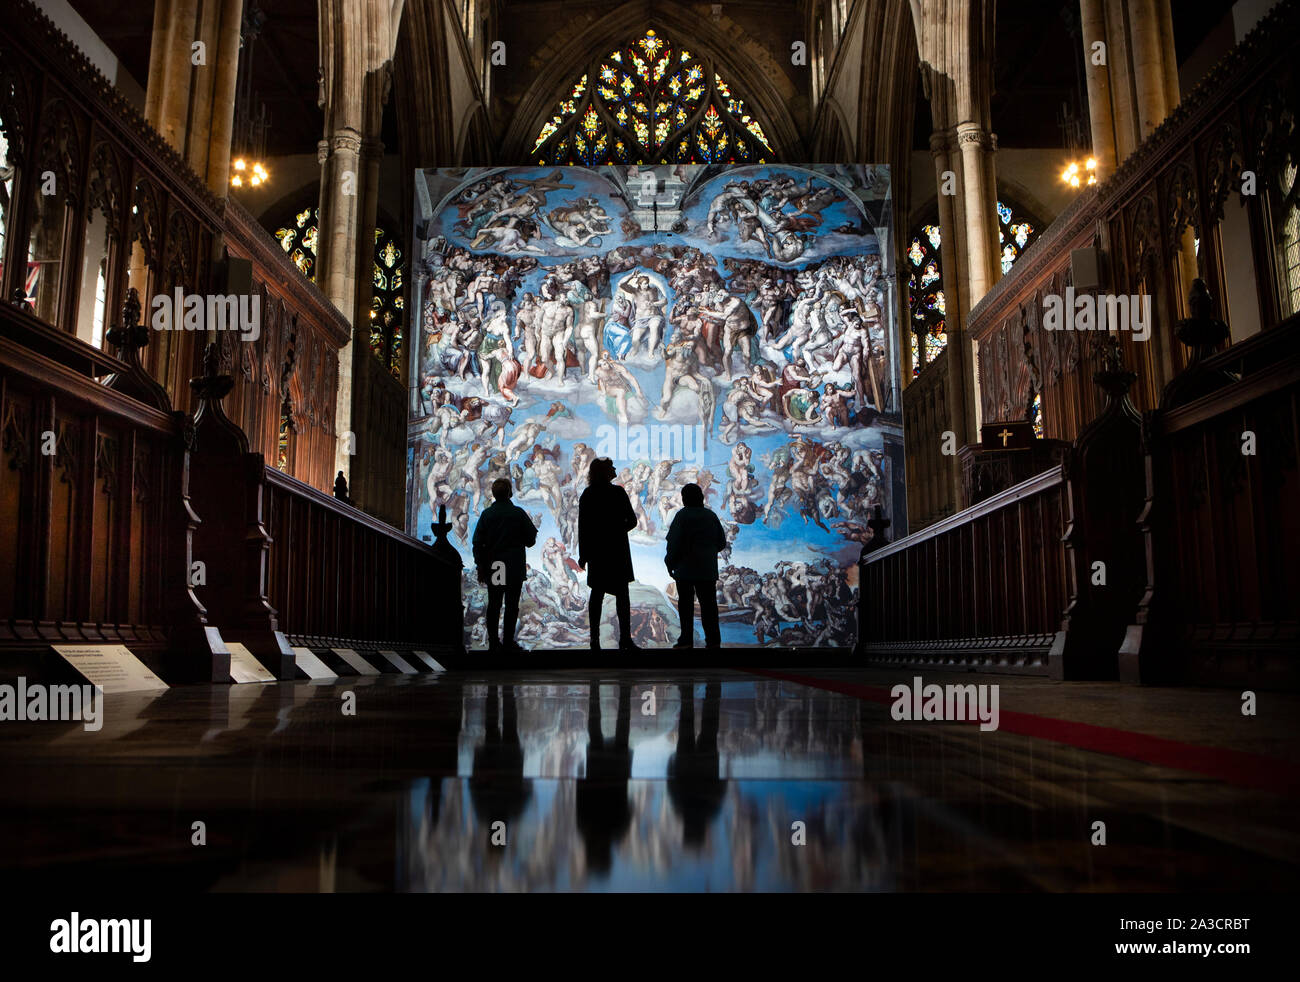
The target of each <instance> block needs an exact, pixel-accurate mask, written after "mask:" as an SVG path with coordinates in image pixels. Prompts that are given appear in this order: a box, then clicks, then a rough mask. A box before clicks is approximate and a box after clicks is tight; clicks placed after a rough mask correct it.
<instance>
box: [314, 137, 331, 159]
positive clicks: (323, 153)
mask: <svg viewBox="0 0 1300 982" xmlns="http://www.w3.org/2000/svg"><path fill="white" fill-rule="evenodd" d="M329 159H330V141H329V140H321V141H320V142H319V143H317V144H316V163H318V164H321V165H324V163H325V161H327V160H329Z"/></svg>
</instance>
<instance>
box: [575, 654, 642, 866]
mask: <svg viewBox="0 0 1300 982" xmlns="http://www.w3.org/2000/svg"><path fill="white" fill-rule="evenodd" d="M631 727H632V684H631V683H630V682H621V683H619V687H618V714H617V716H615V718H614V739H613V740H612V741H611V740H606V739H605V734H604V733H603V732H602V727H601V725H600V682H599V681H598V680H595V679H593V680H592V683H591V686H590V688H589V691H588V698H587V771H586V774H585V775H584V776H583V777H580V778H578V787H577V812H578V831H579V832H581V833H582V842H583V846H584V848H585V849H586V852H587V867H588V869H590V870H591V871H592V872H594V873H608V872H609V869H610V867H611V865H612V864H613V855H614V846H615V844H616V843H618V842H620V841H622V839H623V836H624V835H626V834H627V830H628V828H629V827H630V826H631V824H632V805H631V802H629V801H628V798H627V784H628V781H629V780H630V779H631V777H632V748H631V747H630V746H629V745H628V737H629V736H630V733H631Z"/></svg>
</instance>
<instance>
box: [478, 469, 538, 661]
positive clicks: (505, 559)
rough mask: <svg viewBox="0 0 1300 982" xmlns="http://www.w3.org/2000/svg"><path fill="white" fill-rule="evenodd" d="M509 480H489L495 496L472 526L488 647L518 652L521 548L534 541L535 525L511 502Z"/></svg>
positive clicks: (522, 559)
mask: <svg viewBox="0 0 1300 982" xmlns="http://www.w3.org/2000/svg"><path fill="white" fill-rule="evenodd" d="M512 494H513V491H511V489H510V482H509V481H507V480H506V479H505V478H498V479H497V480H495V481H493V482H492V497H493V498H494V499H495V500H494V501H493V502H492V504H490V505H489V506H488V507H487V508H486V509H484V511H483V514H482V515H480V516H479V520H478V526H477V527H476V528H475V529H474V564H475V565H476V566H478V581H479V582H480V583H485V584H487V591H488V605H487V635H488V650H490V651H511V652H518V651H522V650H523V649H522V648H520V647H519V644H518V643H517V642H516V641H515V624H516V622H517V621H518V620H519V591H520V590H522V589H523V586H524V574H525V571H526V569H527V567H526V565H525V563H524V550H525V549H526V548H527V547H528V546H531V545H533V544H534V543H536V542H537V526H535V525H534V524H533V520H532V519H531V518H529V517H528V513H527V512H526V511H524V510H523V509H522V508H520V507H519V506H518V505H516V504H513V503H512V502H511V501H510V496H511V495H512ZM503 600H504V601H505V608H506V611H505V613H506V622H505V630H504V631H503V632H502V633H501V636H500V637H498V636H497V630H498V628H499V627H500V626H501V602H502V601H503Z"/></svg>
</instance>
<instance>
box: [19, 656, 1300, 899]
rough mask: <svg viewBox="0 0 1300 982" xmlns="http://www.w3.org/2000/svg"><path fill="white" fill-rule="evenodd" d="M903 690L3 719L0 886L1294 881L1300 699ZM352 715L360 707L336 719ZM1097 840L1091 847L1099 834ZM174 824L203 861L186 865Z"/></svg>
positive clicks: (1286, 884) (350, 691) (765, 675)
mask: <svg viewBox="0 0 1300 982" xmlns="http://www.w3.org/2000/svg"><path fill="white" fill-rule="evenodd" d="M913 674H914V673H911V672H893V673H890V672H882V671H874V672H866V671H861V670H846V669H841V670H822V671H813V670H808V671H807V672H803V673H801V672H799V671H798V670H791V671H768V670H764V671H763V672H762V673H754V674H750V673H745V672H740V671H700V672H697V673H691V672H684V671H680V670H672V671H664V672H660V673H656V672H654V671H636V672H630V671H629V672H619V671H612V670H608V671H604V672H602V673H596V674H594V676H593V673H591V672H559V671H546V672H542V671H533V672H527V671H516V672H509V673H504V672H500V673H479V674H477V675H476V674H472V673H467V672H450V673H447V674H444V675H440V676H433V675H420V676H387V675H386V676H381V677H377V678H350V679H339V680H331V681H330V682H329V683H309V682H296V683H288V682H286V683H275V684H267V685H258V684H249V685H238V686H195V687H184V688H174V689H171V690H169V691H167V692H165V693H163V694H162V695H161V696H158V697H156V698H152V699H150V698H145V697H142V696H116V697H115V696H109V697H107V705H106V710H105V723H104V726H103V729H102V730H101V731H99V732H86V731H85V730H84V729H83V728H82V726H81V725H80V724H79V723H48V722H3V723H0V774H2V775H3V778H2V784H0V787H3V789H4V790H3V803H4V809H3V813H2V817H0V876H2V877H3V879H4V882H5V883H6V884H8V885H9V886H10V888H11V889H12V888H14V887H21V886H22V885H24V884H27V883H30V884H31V885H33V886H35V885H37V884H39V885H40V886H41V887H44V888H50V887H51V886H58V885H59V884H62V883H67V884H69V885H71V884H75V883H85V882H87V881H88V880H92V881H101V882H116V883H119V884H121V885H122V886H123V888H124V889H125V890H128V891H130V890H141V891H144V890H148V891H156V890H158V889H170V890H174V891H177V892H179V893H182V894H183V893H186V892H190V891H208V890H211V891H300V892H301V891H307V892H317V891H326V892H328V891H390V890H396V891H415V892H420V891H697V890H700V891H703V890H708V891H745V890H754V891H999V890H1008V891H1173V890H1177V891H1202V890H1203V891H1230V890H1231V891H1235V890H1252V889H1262V890H1284V889H1293V887H1294V883H1295V882H1296V876H1297V872H1300V831H1298V829H1300V826H1298V824H1297V815H1298V814H1300V779H1298V778H1297V764H1296V761H1297V760H1300V753H1297V751H1300V743H1298V742H1297V740H1296V730H1295V720H1296V719H1297V718H1298V717H1297V712H1296V711H1297V709H1300V699H1298V698H1297V697H1295V696H1289V695H1275V694H1267V693H1261V694H1260V708H1259V714H1258V715H1256V716H1253V717H1246V716H1243V715H1242V714H1241V711H1240V693H1234V692H1230V691H1219V690H1207V689H1144V688H1137V687H1131V686H1120V685H1114V684H1093V683H1052V682H1048V681H1046V680H1042V679H1024V678H1011V677H1006V676H998V677H993V676H982V677H977V676H972V675H963V676H960V677H950V678H946V679H945V678H944V677H943V676H941V675H937V674H929V673H927V674H926V675H925V681H926V682H938V683H941V684H942V683H944V682H945V681H956V682H962V683H971V682H979V683H990V684H991V683H996V684H998V685H999V686H1000V689H999V692H1000V713H1001V721H1000V726H999V728H998V729H997V730H996V731H986V730H981V729H980V728H979V726H977V725H973V724H970V723H960V722H952V723H948V722H937V721H900V720H896V719H894V718H893V717H892V715H891V705H890V702H891V698H890V686H891V685H893V684H894V683H895V682H898V681H900V680H902V681H910V680H911V678H912V675H913ZM350 702H354V704H355V714H345V709H347V708H350V707H349V706H348V705H347V704H348V703H350ZM1098 822H1102V823H1104V826H1105V844H1104V845H1100V844H1094V843H1093V839H1094V838H1095V836H1096V835H1097V832H1096V826H1095V823H1098ZM195 823H203V825H202V830H203V833H204V836H205V844H203V845H196V844H194V839H195V837H196V835H197V833H196V832H195V828H196V825H195Z"/></svg>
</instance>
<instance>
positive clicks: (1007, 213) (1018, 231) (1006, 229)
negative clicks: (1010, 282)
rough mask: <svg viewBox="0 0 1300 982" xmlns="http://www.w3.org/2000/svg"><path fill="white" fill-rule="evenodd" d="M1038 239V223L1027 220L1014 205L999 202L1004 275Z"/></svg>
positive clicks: (999, 241) (999, 235) (999, 234)
mask: <svg viewBox="0 0 1300 982" xmlns="http://www.w3.org/2000/svg"><path fill="white" fill-rule="evenodd" d="M1036 238H1038V222H1036V221H1031V220H1029V219H1026V218H1025V216H1024V215H1022V214H1019V213H1018V209H1016V208H1015V207H1014V206H1012V205H1008V204H1006V203H1005V202H1002V201H999V202H998V245H999V246H1001V248H1002V275H1003V276H1006V275H1007V273H1009V272H1010V271H1011V266H1012V265H1013V264H1014V263H1015V261H1016V260H1017V259H1019V258H1020V254H1021V253H1022V252H1024V251H1025V250H1026V249H1028V248H1029V246H1030V244H1031V243H1032V242H1033V241H1034V240H1035V239H1036Z"/></svg>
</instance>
